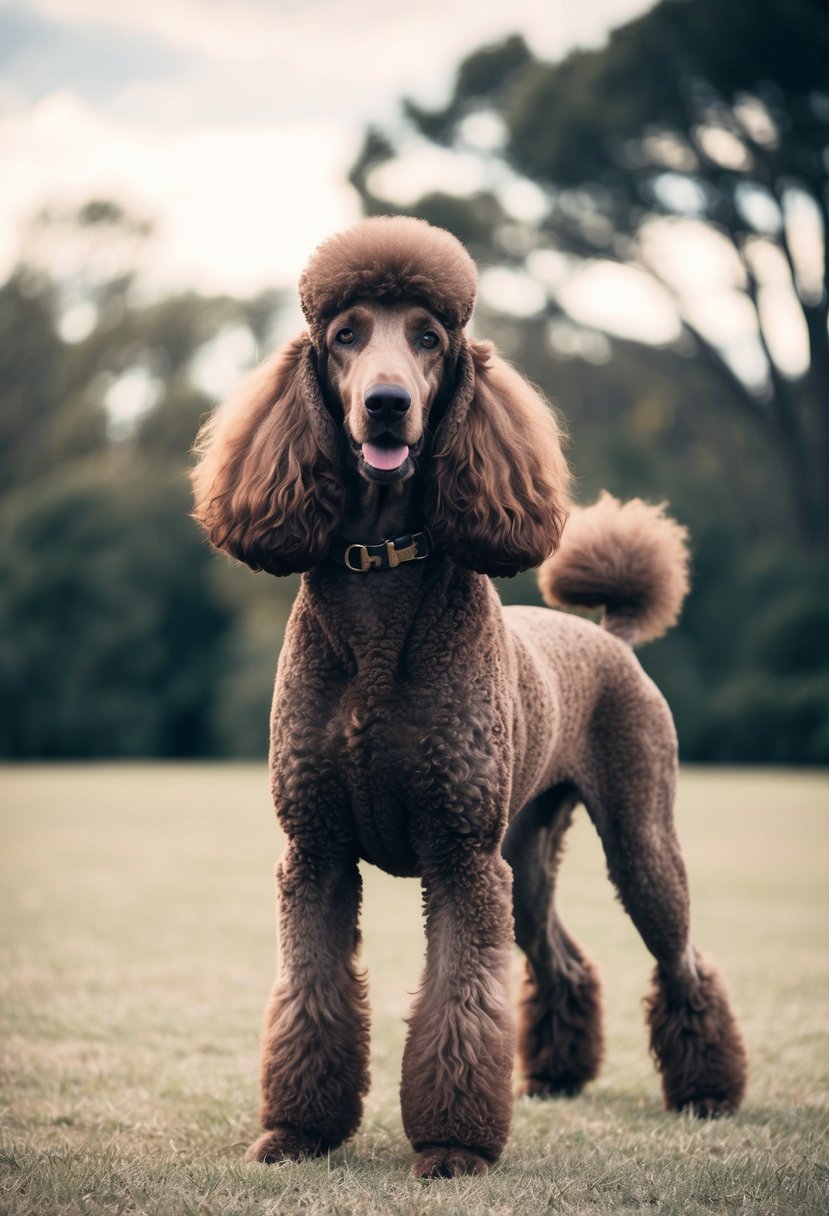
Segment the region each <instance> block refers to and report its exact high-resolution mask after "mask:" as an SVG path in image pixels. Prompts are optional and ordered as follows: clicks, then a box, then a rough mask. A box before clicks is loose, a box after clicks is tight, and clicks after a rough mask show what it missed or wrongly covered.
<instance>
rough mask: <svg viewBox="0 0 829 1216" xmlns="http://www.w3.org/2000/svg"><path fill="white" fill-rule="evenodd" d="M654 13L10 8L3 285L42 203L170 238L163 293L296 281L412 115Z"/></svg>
mask: <svg viewBox="0 0 829 1216" xmlns="http://www.w3.org/2000/svg"><path fill="white" fill-rule="evenodd" d="M650 4H651V0H589V2H588V3H584V4H574V3H573V2H572V0H492V2H490V3H488V4H487V3H484V2H483V0H455V2H452V3H447V2H446V0H417V3H415V4H399V3H398V4H395V3H388V2H387V3H379V2H377V0H350V3H348V4H343V3H342V2H341V0H340V2H338V3H333V2H332V0H22V2H20V0H14V2H12V3H7V2H5V0H0V172H2V182H3V187H2V191H0V275H2V274H3V273H5V272H6V271H7V270H8V268H9V265H10V264H11V261H12V259H13V258H14V255H15V252H16V249H17V247H18V244H19V231H20V225H21V224H22V223H23V221H24V220H25V218H26V217H27V216H28V215H31V213H32V212H33V211H34V210H35V209H37V208H38V207H40V206H41V205H43V204H45V203H49V202H61V201H77V202H80V201H84V200H86V199H88V198H89V197H91V196H99V197H100V196H115V197H117V198H119V199H121V200H122V201H124V202H126V203H128V204H130V205H131V206H132V207H133V208H135V209H138V210H139V211H140V212H142V213H144V214H148V215H150V216H151V217H153V218H154V219H155V220H156V222H157V224H158V228H159V237H158V242H157V249H156V253H155V257H154V263H153V267H152V273H153V275H154V276H155V278H156V280H157V281H158V282H159V283H161V284H162V285H164V286H173V285H175V286H182V285H183V286H192V287H196V288H198V289H202V290H223V289H229V290H234V291H249V290H255V289H257V288H260V287H263V286H271V285H274V284H288V283H291V282H293V281H294V279H295V278H296V275H297V273H298V271H299V270H300V269H301V267H302V265H303V263H304V262H305V260H306V258H307V256H308V254H309V253H310V251H311V249H312V248H313V247H314V246H315V245H316V244H317V242H318V241H320V240H321V239H323V238H324V237H325V236H327V235H329V234H330V233H331V232H333V231H335V230H336V229H337V228H339V227H342V226H343V225H344V224H346V223H348V222H350V221H352V220H353V219H356V218H357V216H358V206H357V200H356V197H355V196H354V194H353V192H352V191H351V190H350V188H349V187H348V186H347V185H346V184H345V181H344V178H345V172H346V170H347V168H348V166H349V164H350V162H351V160H352V159H353V157H354V154H355V152H356V150H357V148H358V147H359V144H360V141H361V138H362V135H363V132H364V130H365V126H366V124H367V123H369V122H374V123H376V124H379V125H381V126H382V125H386V124H388V123H390V122H393V121H394V119H395V116H396V115H397V114H398V113H399V101H400V98H401V97H403V96H407V95H408V96H413V97H416V98H417V99H418V100H419V101H421V102H423V103H427V104H437V103H440V102H441V101H443V100H445V98H446V95H447V93H448V90H449V88H450V86H451V82H452V77H453V71H454V68H455V67H456V65H457V63H458V62H459V60H460V59H461V58H462V57H463V56H464V55H465V54H466V53H468V52H469V51H471V50H473V49H475V48H476V47H478V46H480V45H481V44H483V43H486V42H491V41H494V40H497V39H499V38H501V37H503V36H504V35H506V34H508V33H511V32H515V31H518V32H520V33H522V34H523V35H524V36H525V37H526V38H527V40H528V42H529V43H530V45H531V46H532V48H533V49H534V50H535V51H536V53H538V54H539V55H542V56H544V57H547V58H552V59H556V58H559V57H560V56H561V55H563V54H564V53H566V52H567V51H568V50H569V49H571V48H572V47H574V46H585V45H596V44H598V43H600V42H601V41H602V40H603V39H604V38H605V37H606V34H607V31H608V30H609V29H610V28H612V27H613V26H615V25H618V24H621V23H622V22H624V21H626V20H628V19H630V18H631V17H633V16H635V15H637V14H638V13H640V12H642V11H644V10H645V9H647V8H649V7H650Z"/></svg>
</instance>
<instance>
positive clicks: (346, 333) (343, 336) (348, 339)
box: [334, 329, 354, 346]
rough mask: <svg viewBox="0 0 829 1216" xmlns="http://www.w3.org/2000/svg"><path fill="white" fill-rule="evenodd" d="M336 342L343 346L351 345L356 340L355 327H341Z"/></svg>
mask: <svg viewBox="0 0 829 1216" xmlns="http://www.w3.org/2000/svg"><path fill="white" fill-rule="evenodd" d="M334 341H335V342H339V343H340V345H341V346H350V345H351V343H352V342H353V341H354V330H353V329H341V330H340V331H339V333H338V334H337V335H336V336H335V338H334Z"/></svg>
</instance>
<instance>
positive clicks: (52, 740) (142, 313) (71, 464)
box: [0, 201, 290, 759]
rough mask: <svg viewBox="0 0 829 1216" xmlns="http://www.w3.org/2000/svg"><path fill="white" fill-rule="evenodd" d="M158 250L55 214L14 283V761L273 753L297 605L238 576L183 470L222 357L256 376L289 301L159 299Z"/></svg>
mask: <svg viewBox="0 0 829 1216" xmlns="http://www.w3.org/2000/svg"><path fill="white" fill-rule="evenodd" d="M150 235H151V234H150V231H149V229H148V227H147V225H146V224H144V223H143V222H142V221H140V220H137V219H135V218H134V217H132V216H129V215H127V214H126V213H124V212H123V211H122V210H121V209H120V208H119V207H118V206H117V205H115V204H111V203H108V202H106V201H93V202H91V203H89V204H86V205H85V206H84V207H82V208H81V209H80V210H79V211H70V212H59V211H52V212H47V213H43V214H42V215H41V216H40V217H38V218H37V220H36V222H35V223H33V224H32V226H31V227H30V229H29V232H28V234H27V238H26V241H25V244H24V247H23V249H22V251H21V259H20V264H19V265H18V267H17V268H16V270H15V271H14V273H13V274H12V275H11V276H10V278H9V279H8V281H7V282H6V283H5V284H2V285H0V394H1V395H2V401H3V408H2V410H0V756H6V757H12V758H15V759H23V758H29V759H36V758H58V757H60V758H69V757H72V758H83V757H93V756H94V757H101V756H199V755H206V754H210V755H215V754H217V753H221V752H223V751H227V750H238V751H242V752H244V753H245V754H251V753H254V754H260V755H261V754H263V753H264V750H265V748H266V746H267V738H266V736H267V700H268V697H269V692H270V689H269V685H270V684H272V679H273V675H272V672H273V662H274V652H275V650H276V648H277V642H278V635H279V629H280V626H281V625H283V624H284V619H285V616H286V615H287V613H286V611H285V609H284V604H283V601H284V598H285V595H286V589H284V588H282V587H281V585H280V584H279V583H278V582H277V581H276V580H267V581H265V580H252V579H250V578H249V577H245V576H240V577H239V578H238V579H236V580H233V578H232V576H233V574H234V572H233V571H232V570H226V571H222V570H221V567H220V563H219V562H218V561H217V560H216V559H215V558H214V556H213V555H212V554H211V553H210V551H209V549H208V547H207V545H206V543H205V541H204V539H203V537H202V535H201V532H200V530H199V529H198V528H197V527H196V525H195V524H194V523H193V521H192V520H191V519H190V518H189V510H190V505H191V500H190V492H189V486H188V484H187V478H186V470H187V466H188V463H189V450H190V447H191V445H192V443H193V439H194V438H195V434H196V430H197V428H198V424H199V420H200V418H201V416H202V415H203V414H205V413H206V412H208V411H209V410H210V408H211V407H212V405H213V404H214V402H215V401H216V400H217V399H218V397H220V396H221V395H222V393H223V391H224V388H223V387H222V386H221V385H220V384H217V385H216V387H215V389H214V387H213V381H212V379H211V376H210V375H208V374H207V371H209V370H210V368H213V369H214V373H215V372H216V371H218V374H219V375H221V372H222V364H223V361H225V362H226V359H225V357H224V356H222V349H219V350H218V353H219V356H220V357H219V359H218V362H217V360H216V358H215V355H216V350H217V347H218V348H222V343H223V342H224V341H225V339H227V338H229V339H230V347H231V350H230V355H228V352H227V350H225V356H227V358H229V360H230V367H229V368H225V373H227V372H228V370H229V372H230V374H231V375H232V374H233V371H234V368H233V364H234V363H235V362H237V361H238V355H239V353H240V352H241V354H242V356H243V357H244V358H247V359H248V360H250V361H252V360H253V358H255V357H256V353H257V350H261V349H262V348H263V347H266V346H267V344H268V340H269V331H270V328H271V326H272V324H273V321H274V317H275V315H276V313H277V311H278V307H279V303H280V297H279V296H278V295H277V294H276V293H274V292H265V293H263V294H262V295H260V296H258V297H256V298H254V299H250V300H235V299H232V298H230V297H224V296H218V297H201V296H197V295H194V294H192V293H188V294H182V295H177V296H173V297H168V298H164V299H157V300H154V301H152V300H150V301H148V300H147V299H146V296H144V297H143V298H142V297H141V296H140V295H139V293H138V292H136V290H135V287H136V283H135V275H136V267H137V265H138V263H139V261H140V254H141V251H142V250H143V249H144V245H145V242H146V241H147V240H149V239H150ZM234 351H235V352H236V356H237V357H233V352H234ZM211 352H212V353H211ZM205 357H208V358H207V364H206V365H205V364H204V359H205ZM231 584H232V587H231ZM287 594H290V592H289V591H288V592H287ZM251 620H253V624H251ZM261 620H264V621H265V622H266V625H262V626H259V622H260V621H261ZM268 628H269V629H270V633H268ZM250 639H253V641H252V642H251V641H250ZM246 643H248V644H247V645H246ZM254 651H255V652H256V653H253V652H254ZM239 654H242V655H243V656H244V659H245V676H246V678H245V680H240V679H235V678H234V673H235V668H236V666H237V665H238V664H236V662H235V658H236V656H238V655H239ZM249 705H255V706H256V709H257V711H258V713H255V712H253V711H249ZM253 718H255V719H256V721H257V722H260V723H261V726H260V728H259V730H258V732H254V731H253V729H252V728H250V727H249V726H248V727H247V734H246V733H245V729H244V728H243V727H242V726H241V725H240V723H245V724H249V723H250V722H251V720H252V719H253Z"/></svg>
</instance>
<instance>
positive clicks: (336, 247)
mask: <svg viewBox="0 0 829 1216" xmlns="http://www.w3.org/2000/svg"><path fill="white" fill-rule="evenodd" d="M477 288H478V276H477V273H476V270H475V263H474V262H473V261H472V258H471V257H470V256H469V254H468V253H467V252H466V250H465V249H464V247H463V245H462V244H461V243H460V241H459V240H458V239H457V237H454V236H453V235H452V233H451V232H447V231H446V229H445V228H435V227H433V225H431V224H428V223H427V222H426V221H425V220H418V219H413V218H412V217H410V216H405V215H396V216H375V217H373V218H372V219H367V220H363V221H362V222H361V223H359V224H355V225H354V226H353V227H352V228H347V229H346V230H345V232H341V233H339V234H338V235H337V236H333V237H331V238H330V240H327V241H324V242H323V244H322V245H320V246H319V248H318V249H317V250H316V251H315V253H314V254H313V255H312V257H311V260H310V261H309V263H308V265H307V266H306V268H305V270H304V272H303V274H302V277H301V279H300V281H299V298H300V303H301V305H302V311H303V312H304V313H305V317H306V320H307V321H308V327H309V329H310V331H311V338H312V341H313V342H314V345H315V346H316V347H317V348H320V347H321V346H322V344H323V341H324V338H325V330H326V327H327V325H328V322H329V321H330V320H331V319H332V317H335V316H336V315H337V313H338V312H342V311H343V309H344V308H347V307H348V306H349V305H350V304H353V303H355V302H356V301H357V300H366V299H373V300H380V299H384V300H402V299H405V300H409V301H411V300H416V301H418V302H419V303H421V304H423V305H424V306H425V307H426V308H428V309H429V311H430V312H432V313H434V315H435V316H436V317H437V319H438V320H439V321H440V322H441V323H442V324H443V325H444V326H445V327H446V329H447V330H449V331H450V334H456V333H459V331H461V330H462V329H463V328H464V326H465V325H466V323H467V322H468V320H469V318H470V317H471V316H472V309H473V307H474V305H475V296H476V294H477Z"/></svg>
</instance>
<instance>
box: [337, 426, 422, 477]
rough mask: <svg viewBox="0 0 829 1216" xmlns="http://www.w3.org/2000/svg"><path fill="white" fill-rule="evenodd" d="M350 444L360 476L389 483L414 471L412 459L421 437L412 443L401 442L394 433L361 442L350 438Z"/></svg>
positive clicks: (420, 444) (416, 451) (414, 456)
mask: <svg viewBox="0 0 829 1216" xmlns="http://www.w3.org/2000/svg"><path fill="white" fill-rule="evenodd" d="M351 446H352V449H353V451H354V453H355V455H356V456H357V467H358V470H359V472H360V473H361V474H362V476H363V477H365V478H366V479H367V480H368V481H379V482H383V483H385V484H389V483H391V482H395V481H403V480H405V478H407V477H410V476H411V475H412V473H414V461H415V459H416V457H417V455H418V453H419V451H420V448H421V446H422V437H421V439H418V440H417V442H416V443H413V444H408V443H403V442H402V441H401V440H400V439H398V438H397V437H396V436H394V435H379V436H378V437H377V438H376V439H373V440H368V439H367V440H365V442H363V443H359V442H358V441H357V440H356V439H353V438H352V439H351Z"/></svg>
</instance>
